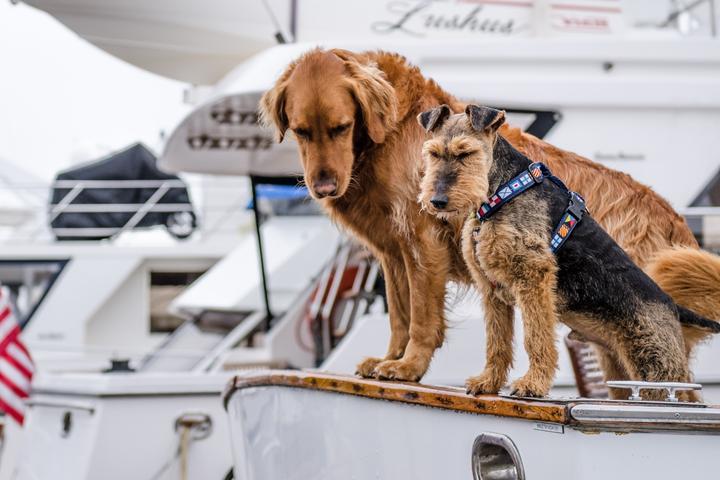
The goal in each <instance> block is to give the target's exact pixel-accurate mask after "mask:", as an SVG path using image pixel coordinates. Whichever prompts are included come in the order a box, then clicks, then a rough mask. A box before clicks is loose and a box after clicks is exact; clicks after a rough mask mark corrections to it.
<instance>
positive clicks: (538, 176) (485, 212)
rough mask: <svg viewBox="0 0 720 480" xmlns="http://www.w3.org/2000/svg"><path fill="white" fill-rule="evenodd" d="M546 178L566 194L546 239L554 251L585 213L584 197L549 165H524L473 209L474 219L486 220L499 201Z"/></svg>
mask: <svg viewBox="0 0 720 480" xmlns="http://www.w3.org/2000/svg"><path fill="white" fill-rule="evenodd" d="M546 178H547V179H548V180H550V181H551V182H553V183H554V184H555V185H557V186H559V187H560V188H562V189H563V190H564V191H566V192H567V193H568V197H569V202H568V206H567V208H566V209H565V213H563V215H562V218H561V219H560V222H559V223H558V225H557V227H555V231H554V232H553V235H552V240H551V241H550V249H551V250H552V251H553V253H555V252H557V251H558V250H560V248H561V247H562V246H563V245H564V244H565V242H566V241H567V239H568V238H570V234H571V233H572V232H573V230H575V227H576V226H577V224H578V223H580V220H582V218H583V216H585V214H586V213H587V208H586V207H585V200H584V199H583V198H582V197H581V196H580V194H578V193H575V192H573V191H571V190H570V189H569V188H567V186H565V184H564V183H563V181H562V180H560V179H559V178H558V177H556V176H555V175H553V174H552V173H551V172H550V169H548V168H547V167H546V166H545V164H543V163H541V162H535V163H533V164H531V165H530V166H529V167H528V169H527V170H525V171H524V172H522V173H520V175H518V176H516V177H515V178H513V179H512V180H510V181H509V182H507V183H504V184H502V185H500V187H499V188H498V189H497V191H496V192H495V193H494V194H493V195H492V196H491V197H490V199H489V200H488V201H487V203H483V204H482V205H480V208H478V210H477V213H476V216H477V219H478V220H479V221H481V222H484V221H486V220H487V219H488V218H490V217H491V216H493V215H494V214H495V213H497V211H498V210H500V208H502V206H503V205H505V204H506V203H508V202H509V201H510V200H512V199H513V198H515V197H517V196H518V195H520V194H521V193H523V192H525V191H527V190H529V189H531V188H532V187H534V186H535V185H539V184H541V183H542V182H543V181H544V180H545V179H546Z"/></svg>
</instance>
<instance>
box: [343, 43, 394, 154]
mask: <svg viewBox="0 0 720 480" xmlns="http://www.w3.org/2000/svg"><path fill="white" fill-rule="evenodd" d="M343 60H344V62H345V68H346V69H347V72H348V80H349V81H350V89H351V91H352V94H353V96H354V97H355V100H356V101H357V103H358V106H359V107H360V110H361V112H362V116H363V120H364V121H365V126H366V127H367V132H368V135H369V136H370V139H371V140H372V141H373V142H374V143H377V144H380V143H383V142H384V141H385V136H386V135H387V133H388V132H390V131H392V130H394V129H395V125H396V122H397V109H398V105H397V103H398V102H397V97H396V96H395V89H394V88H393V87H392V85H390V83H389V82H388V81H387V80H386V79H385V75H384V74H383V72H382V71H381V70H380V69H379V68H377V65H375V64H374V63H370V64H361V63H359V62H358V61H357V60H355V59H354V58H352V57H346V58H343Z"/></svg>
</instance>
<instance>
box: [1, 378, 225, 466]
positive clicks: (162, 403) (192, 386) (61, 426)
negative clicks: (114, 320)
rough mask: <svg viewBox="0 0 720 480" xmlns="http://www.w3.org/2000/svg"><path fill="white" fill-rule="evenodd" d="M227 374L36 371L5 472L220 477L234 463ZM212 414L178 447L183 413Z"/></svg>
mask: <svg viewBox="0 0 720 480" xmlns="http://www.w3.org/2000/svg"><path fill="white" fill-rule="evenodd" d="M227 378H228V375H192V374H180V375H178V374H175V375H173V374H163V375H152V374H116V375H99V374H95V375H66V376H65V375H55V376H45V377H43V378H39V379H38V381H36V382H35V390H36V393H34V394H33V396H32V397H31V399H30V403H29V408H28V412H27V413H26V421H25V425H24V427H23V429H22V430H21V429H20V428H19V427H18V426H17V424H15V423H11V424H10V425H8V426H7V427H8V428H7V429H6V445H5V448H4V451H3V455H2V461H1V462H0V478H1V479H3V480H5V479H11V478H12V479H14V480H41V479H56V480H95V479H100V478H102V479H103V480H127V479H156V480H171V479H173V480H174V479H177V478H180V469H181V464H182V462H183V461H184V462H185V464H186V466H187V477H186V478H187V479H188V480H204V479H217V480H221V479H222V478H224V476H225V475H226V474H227V472H228V471H229V470H230V467H231V458H230V449H229V446H228V441H227V440H228V433H227V426H226V425H227V424H226V421H225V418H224V414H223V413H224V412H223V410H222V403H221V399H220V393H221V391H222V388H223V386H224V385H225V383H226V380H227ZM201 417H202V418H205V417H207V419H209V422H210V423H209V429H208V431H207V432H199V431H198V430H191V431H190V434H189V437H190V438H189V443H188V448H187V454H186V455H183V454H182V453H181V450H180V445H181V437H182V436H181V428H180V427H178V426H177V425H176V424H177V422H178V420H179V419H183V418H188V419H191V420H192V419H196V418H201Z"/></svg>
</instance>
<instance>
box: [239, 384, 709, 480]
mask: <svg viewBox="0 0 720 480" xmlns="http://www.w3.org/2000/svg"><path fill="white" fill-rule="evenodd" d="M386 385H388V386H390V385H392V384H391V383H388V384H386ZM317 388H320V389H322V388H323V387H322V386H319V387H317ZM330 388H334V387H332V386H331V387H330ZM357 391H358V392H362V390H357ZM440 392H441V391H440ZM349 393H353V392H352V391H351V392H349ZM358 395H359V396H355V395H348V394H341V393H332V392H327V391H319V390H316V389H315V387H309V388H308V387H304V388H288V387H287V386H255V387H245V388H241V389H239V390H236V391H234V392H233V393H232V394H231V395H229V396H228V397H227V398H226V401H227V410H228V415H229V420H230V434H231V436H232V445H233V457H234V464H235V478H236V479H242V480H260V479H262V480H270V479H283V480H295V479H297V480H300V479H308V478H313V479H328V480H329V479H338V478H353V479H357V480H363V479H373V480H376V479H395V478H412V479H416V480H422V479H428V480H431V479H432V480H435V479H439V478H452V479H456V478H457V479H462V478H467V479H469V478H473V474H472V469H471V454H472V448H473V442H474V441H475V439H476V438H477V437H478V436H479V435H481V434H483V433H493V434H501V435H504V436H506V437H508V438H509V439H510V440H511V441H512V443H514V445H515V447H516V448H517V451H518V453H519V458H520V461H521V463H522V468H523V469H524V472H525V475H526V477H525V478H539V479H573V480H595V479H597V480H607V479H609V478H653V479H673V480H674V479H677V478H708V475H709V474H710V472H713V471H715V469H716V461H715V454H716V452H717V450H718V448H720V436H717V435H713V434H703V433H699V432H692V433H689V432H670V431H654V432H652V433H627V432H623V434H618V433H614V432H609V431H605V432H603V431H597V430H596V431H593V432H592V433H588V432H583V431H582V430H579V429H576V428H575V427H570V426H567V425H561V424H558V423H552V422H550V423H548V422H538V421H534V420H529V419H520V418H508V417H502V416H494V415H489V414H473V413H463V412H459V411H453V410H451V408H454V407H452V406H451V407H448V408H447V409H445V408H434V407H428V406H418V405H410V404H407V403H403V402H402V401H400V402H397V401H386V400H378V399H375V398H365V397H363V395H365V393H358ZM407 395H412V392H408V393H407ZM445 401H446V402H447V400H445ZM410 402H413V403H418V402H415V400H412V399H411V400H410ZM475 478H478V477H475ZM491 478H515V477H491Z"/></svg>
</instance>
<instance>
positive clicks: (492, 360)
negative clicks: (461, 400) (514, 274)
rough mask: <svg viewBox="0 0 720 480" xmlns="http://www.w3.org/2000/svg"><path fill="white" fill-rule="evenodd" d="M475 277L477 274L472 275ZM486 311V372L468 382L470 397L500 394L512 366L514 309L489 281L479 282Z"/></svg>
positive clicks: (466, 384)
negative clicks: (483, 394) (482, 394)
mask: <svg viewBox="0 0 720 480" xmlns="http://www.w3.org/2000/svg"><path fill="white" fill-rule="evenodd" d="M473 277H475V272H473ZM476 285H478V286H479V287H480V290H481V293H482V299H483V306H484V310H485V345H486V347H485V359H486V360H485V369H484V370H483V371H482V373H480V375H477V376H474V377H470V378H468V379H467V380H466V381H465V387H466V388H467V392H468V393H469V394H471V395H479V394H481V393H497V392H499V391H500V389H501V388H502V387H503V385H505V382H506V381H507V376H508V372H509V370H510V368H512V363H513V334H514V327H515V325H514V320H515V319H514V317H515V310H514V308H513V307H512V306H511V305H508V304H507V303H505V302H504V301H503V300H502V299H501V298H499V296H498V295H496V293H495V290H496V288H494V287H493V286H492V285H491V284H490V283H489V282H488V281H487V280H485V279H482V280H480V281H479V282H478V281H477V280H476Z"/></svg>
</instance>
